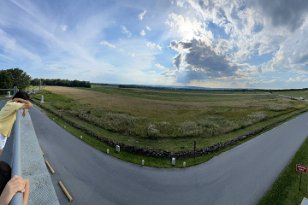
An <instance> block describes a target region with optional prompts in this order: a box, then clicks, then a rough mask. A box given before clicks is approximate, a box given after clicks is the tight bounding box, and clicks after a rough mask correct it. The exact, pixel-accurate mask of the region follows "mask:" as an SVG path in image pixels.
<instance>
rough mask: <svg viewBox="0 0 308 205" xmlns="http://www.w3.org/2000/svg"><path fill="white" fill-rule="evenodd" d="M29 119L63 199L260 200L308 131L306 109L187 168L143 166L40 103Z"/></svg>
mask: <svg viewBox="0 0 308 205" xmlns="http://www.w3.org/2000/svg"><path fill="white" fill-rule="evenodd" d="M30 113H31V118H32V120H33V125H34V128H35V131H36V134H37V136H38V139H39V143H40V145H41V147H42V150H43V151H44V153H45V157H46V158H47V159H48V160H49V161H50V162H51V164H52V165H53V166H54V168H55V169H56V172H57V173H56V175H53V176H52V180H53V182H54V184H55V188H56V192H57V194H58V197H59V200H60V203H61V204H69V203H68V202H67V200H66V199H65V197H64V195H63V194H62V192H61V191H60V190H59V188H58V185H57V182H58V180H59V179H61V180H63V181H64V183H65V184H66V185H67V187H68V189H69V191H70V192H71V193H72V195H73V197H74V201H73V202H72V204H81V205H83V204H93V205H94V204H97V205H101V204H104V205H105V204H123V205H129V204H133V205H138V204H147V205H148V204H153V205H154V204H155V205H157V204H194V205H198V204H202V205H204V204H210V205H215V204H219V205H221V204H228V205H231V204H234V205H241V204H245V205H246V204H256V203H257V202H258V200H259V199H260V198H261V197H262V196H263V194H264V193H265V192H266V190H267V189H269V187H270V186H271V184H272V183H273V181H274V180H275V178H276V177H277V176H278V175H279V173H280V172H281V170H282V169H283V168H284V167H285V166H286V165H287V163H288V161H289V160H290V159H291V158H292V156H293V155H294V154H295V152H296V150H297V149H298V148H299V146H300V145H301V144H302V142H303V141H304V140H305V139H306V137H307V136H308V113H305V114H302V115H300V116H298V117H297V118H295V119H293V120H290V121H288V122H286V123H284V124H282V125H280V126H279V127H277V128H275V129H273V130H271V131H269V132H266V133H264V134H262V135H260V136H259V137H256V138H254V139H252V140H250V141H248V142H246V143H243V144H241V145H239V146H237V147H236V148H234V149H232V150H230V151H227V152H225V153H223V154H221V155H219V156H218V157H215V158H213V159H212V160H210V161H208V162H207V163H204V164H201V165H199V166H195V167H192V168H186V169H156V168H149V167H140V166H137V165H133V164H130V163H127V162H123V161H120V160H118V159H116V158H113V157H111V156H108V155H105V154H103V153H101V152H99V151H97V150H95V149H94V148H92V147H90V146H88V145H87V144H85V143H83V142H82V141H80V140H79V139H77V138H75V137H74V136H72V135H71V134H69V133H68V132H66V131H65V130H63V129H62V128H61V127H59V126H58V125H57V124H55V123H54V122H53V121H51V120H50V119H48V117H46V115H45V114H43V113H42V112H40V111H39V110H38V109H37V108H33V109H32V110H31V112H30Z"/></svg>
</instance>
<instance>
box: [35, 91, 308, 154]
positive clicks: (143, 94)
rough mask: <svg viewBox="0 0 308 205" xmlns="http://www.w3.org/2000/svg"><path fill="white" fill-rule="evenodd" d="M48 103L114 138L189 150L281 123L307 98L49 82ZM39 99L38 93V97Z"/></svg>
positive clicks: (64, 115) (130, 142)
mask: <svg viewBox="0 0 308 205" xmlns="http://www.w3.org/2000/svg"><path fill="white" fill-rule="evenodd" d="M42 92H43V93H44V96H45V101H46V103H45V104H44V106H47V107H49V108H51V109H52V110H54V111H56V112H58V113H61V115H62V116H63V117H65V118H66V119H69V120H71V121H73V122H75V123H78V124H82V125H83V126H85V127H87V128H90V129H91V130H93V131H94V132H96V133H98V134H101V135H103V136H104V137H107V138H110V139H112V140H114V141H116V142H121V143H125V144H128V145H133V146H139V147H145V148H150V149H160V150H166V151H171V152H178V151H183V150H191V149H192V144H193V140H196V141H197V148H202V147H207V146H210V145H213V144H215V143H218V142H224V141H226V140H228V139H233V138H234V137H237V136H240V135H243V134H246V133H248V132H250V131H253V130H255V129H258V128H262V127H266V126H268V125H271V124H277V123H279V122H281V121H284V120H285V119H288V118H289V117H292V116H294V115H296V114H298V113H299V112H301V111H302V110H304V109H307V103H305V102H301V101H295V100H291V99H286V98H283V97H280V96H279V95H278V94H277V95H276V94H274V95H273V94H270V93H268V92H262V91H245V92H243V91H206V92H205V91H182V90H180V91H178V90H149V89H121V88H118V87H116V86H94V87H93V88H91V89H77V88H68V87H46V89H45V90H44V91H42ZM34 99H36V100H37V101H38V100H39V99H40V94H38V95H36V96H34Z"/></svg>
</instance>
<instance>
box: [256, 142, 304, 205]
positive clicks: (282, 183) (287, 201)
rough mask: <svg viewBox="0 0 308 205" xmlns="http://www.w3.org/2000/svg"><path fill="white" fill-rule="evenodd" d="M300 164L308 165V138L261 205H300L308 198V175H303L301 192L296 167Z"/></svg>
mask: <svg viewBox="0 0 308 205" xmlns="http://www.w3.org/2000/svg"><path fill="white" fill-rule="evenodd" d="M298 163H303V164H305V165H306V166H307V165H308V138H306V140H305V142H304V143H303V144H302V146H301V147H300V148H299V150H298V151H297V152H296V154H295V156H294V157H293V159H292V160H291V161H290V163H289V164H288V166H287V167H286V168H285V169H284V170H283V171H282V173H281V174H280V176H279V177H278V178H277V180H276V181H275V182H274V184H273V185H272V187H271V189H270V190H269V191H268V192H267V193H266V194H265V195H264V197H263V198H262V199H261V200H260V202H259V205H272V204H281V205H295V204H300V202H301V201H302V199H303V197H306V198H308V174H302V182H301V186H300V190H299V180H300V174H299V173H297V172H296V171H295V166H296V164H298Z"/></svg>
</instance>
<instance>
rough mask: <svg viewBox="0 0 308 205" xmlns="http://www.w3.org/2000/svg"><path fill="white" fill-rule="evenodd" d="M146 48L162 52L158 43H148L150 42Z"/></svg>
mask: <svg viewBox="0 0 308 205" xmlns="http://www.w3.org/2000/svg"><path fill="white" fill-rule="evenodd" d="M146 46H147V47H148V48H150V49H157V50H159V51H161V50H162V48H161V46H160V45H158V44H156V43H154V42H149V41H148V42H147V43H146Z"/></svg>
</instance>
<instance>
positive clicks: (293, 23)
mask: <svg viewBox="0 0 308 205" xmlns="http://www.w3.org/2000/svg"><path fill="white" fill-rule="evenodd" d="M252 4H256V5H257V6H259V7H260V8H261V10H262V13H264V14H265V15H266V16H267V17H269V18H270V21H271V23H272V24H273V25H274V26H286V27H287V28H288V29H289V30H290V31H294V30H296V29H297V28H299V27H300V26H301V25H302V24H303V22H304V20H305V18H306V17H307V12H308V1H306V0H279V1H276V0H273V1H268V0H258V1H253V2H252Z"/></svg>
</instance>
